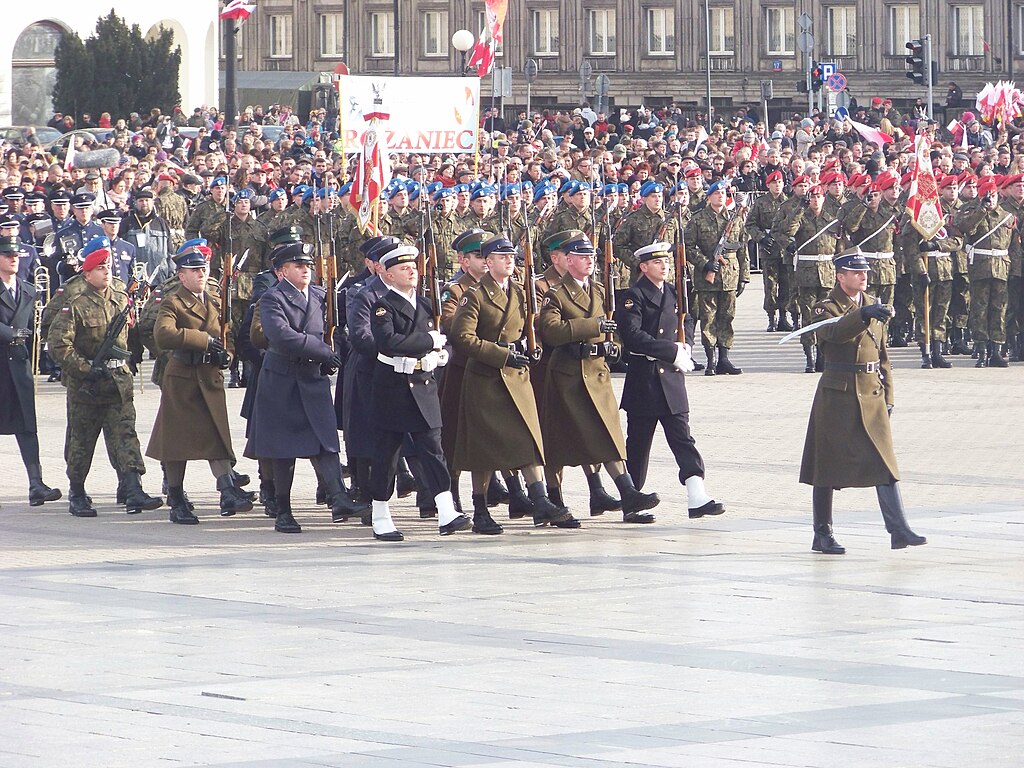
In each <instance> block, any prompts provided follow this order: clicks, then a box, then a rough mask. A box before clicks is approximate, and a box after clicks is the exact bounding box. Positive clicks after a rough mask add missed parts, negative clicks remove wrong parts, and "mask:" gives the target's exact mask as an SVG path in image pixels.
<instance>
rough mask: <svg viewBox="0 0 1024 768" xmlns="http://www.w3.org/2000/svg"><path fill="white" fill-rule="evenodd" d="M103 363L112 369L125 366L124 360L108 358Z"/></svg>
mask: <svg viewBox="0 0 1024 768" xmlns="http://www.w3.org/2000/svg"><path fill="white" fill-rule="evenodd" d="M103 365H104V366H105V367H107V368H110V369H111V370H116V369H118V368H123V367H124V360H107V361H106V362H105V363H104V364H103Z"/></svg>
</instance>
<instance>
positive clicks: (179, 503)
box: [167, 485, 199, 525]
mask: <svg viewBox="0 0 1024 768" xmlns="http://www.w3.org/2000/svg"><path fill="white" fill-rule="evenodd" d="M167 504H168V506H169V507H170V508H171V513H170V515H169V516H168V519H169V520H170V521H171V522H172V523H177V524H178V525H196V524H197V523H198V522H199V518H198V517H196V516H195V515H194V514H192V510H191V509H189V507H188V501H186V498H185V489H184V488H182V486H180V485H178V486H170V485H169V486H167Z"/></svg>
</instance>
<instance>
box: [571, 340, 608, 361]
mask: <svg viewBox="0 0 1024 768" xmlns="http://www.w3.org/2000/svg"><path fill="white" fill-rule="evenodd" d="M566 349H567V350H569V354H571V355H572V356H573V357H578V358H579V359H580V360H586V359H587V358H588V357H604V353H605V349H604V344H591V343H589V342H586V341H581V342H580V343H579V344H567V345H566Z"/></svg>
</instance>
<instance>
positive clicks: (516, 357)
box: [505, 349, 530, 368]
mask: <svg viewBox="0 0 1024 768" xmlns="http://www.w3.org/2000/svg"><path fill="white" fill-rule="evenodd" d="M505 365H506V366H508V367H509V368H528V367H529V366H530V358H529V357H527V356H526V355H523V354H521V353H519V352H516V351H515V350H514V349H510V350H509V351H508V359H507V360H506V361H505Z"/></svg>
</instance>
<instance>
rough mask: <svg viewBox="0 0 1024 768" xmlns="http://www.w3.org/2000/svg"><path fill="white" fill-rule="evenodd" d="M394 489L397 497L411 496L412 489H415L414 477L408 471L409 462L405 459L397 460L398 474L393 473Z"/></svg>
mask: <svg viewBox="0 0 1024 768" xmlns="http://www.w3.org/2000/svg"><path fill="white" fill-rule="evenodd" d="M395 490H396V491H397V492H398V498H400V499H404V498H405V497H406V496H411V495H412V493H413V491H415V490H416V478H415V477H414V476H413V474H412V472H411V471H409V464H408V462H407V461H406V460H405V459H401V460H400V461H399V462H398V474H397V475H395Z"/></svg>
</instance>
